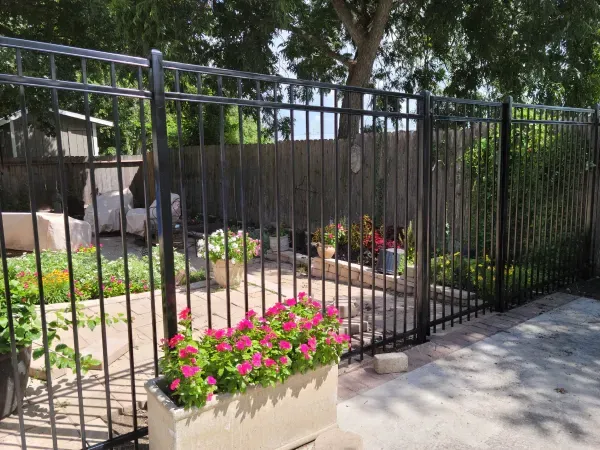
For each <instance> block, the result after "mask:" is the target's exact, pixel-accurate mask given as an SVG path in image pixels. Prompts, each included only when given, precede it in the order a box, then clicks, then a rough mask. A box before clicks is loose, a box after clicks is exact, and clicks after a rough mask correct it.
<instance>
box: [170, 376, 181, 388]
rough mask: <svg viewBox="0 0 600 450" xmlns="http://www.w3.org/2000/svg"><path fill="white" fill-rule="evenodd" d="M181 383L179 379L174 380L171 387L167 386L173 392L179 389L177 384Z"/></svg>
mask: <svg viewBox="0 0 600 450" xmlns="http://www.w3.org/2000/svg"><path fill="white" fill-rule="evenodd" d="M180 382H181V380H180V379H179V378H175V379H174V380H173V381H172V382H171V385H170V386H169V388H170V389H171V390H172V391H174V390H175V389H177V388H178V387H179V383H180Z"/></svg>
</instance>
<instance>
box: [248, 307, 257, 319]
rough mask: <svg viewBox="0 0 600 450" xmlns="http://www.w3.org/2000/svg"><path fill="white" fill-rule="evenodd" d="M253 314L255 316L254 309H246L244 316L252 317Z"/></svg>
mask: <svg viewBox="0 0 600 450" xmlns="http://www.w3.org/2000/svg"><path fill="white" fill-rule="evenodd" d="M254 316H256V311H254V310H253V309H251V310H250V311H248V312H247V313H246V317H247V318H248V319H252V318H253V317H254Z"/></svg>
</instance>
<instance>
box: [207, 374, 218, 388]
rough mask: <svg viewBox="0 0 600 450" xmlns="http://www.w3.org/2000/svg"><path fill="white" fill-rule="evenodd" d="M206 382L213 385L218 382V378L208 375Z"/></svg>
mask: <svg viewBox="0 0 600 450" xmlns="http://www.w3.org/2000/svg"><path fill="white" fill-rule="evenodd" d="M206 383H207V384H210V385H211V386H214V385H215V384H217V380H216V379H215V377H211V376H210V375H209V376H207V377H206Z"/></svg>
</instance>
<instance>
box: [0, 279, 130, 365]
mask: <svg viewBox="0 0 600 450" xmlns="http://www.w3.org/2000/svg"><path fill="white" fill-rule="evenodd" d="M25 284H26V283H25ZM9 288H10V297H9V298H8V299H7V298H5V297H4V296H0V355H3V354H7V353H10V352H11V333H10V325H9V320H10V318H9V316H8V304H7V301H8V300H10V304H11V317H12V325H13V327H14V334H13V339H14V341H15V346H16V348H17V349H21V348H23V347H29V346H31V345H32V344H33V343H34V341H36V340H37V339H39V338H40V336H41V334H42V323H41V320H40V318H39V317H38V313H37V310H36V306H35V305H36V303H37V301H38V293H37V290H32V289H30V288H29V287H25V286H24V284H22V283H21V282H20V281H18V280H10V282H9ZM72 311H73V310H72V307H71V306H68V307H66V308H64V309H62V310H57V311H54V312H53V313H49V312H47V313H46V316H47V317H46V318H47V322H46V327H47V328H46V329H47V342H48V345H47V350H48V357H49V360H50V365H51V366H53V367H58V368H59V369H62V368H70V369H72V370H73V371H75V368H76V362H75V360H76V357H77V355H76V353H75V350H74V349H72V348H71V347H69V346H68V345H66V344H64V343H62V342H61V343H58V344H56V345H54V342H55V341H60V339H61V338H60V332H61V331H65V332H67V333H68V332H71V331H72V330H73V328H74V327H75V326H76V327H77V328H89V329H90V330H94V328H96V327H97V326H98V325H100V323H101V317H100V315H99V314H86V310H85V308H84V306H83V305H82V304H81V303H79V302H78V301H76V302H75V321H73V314H72ZM51 314H53V315H54V316H52V315H51ZM117 322H126V319H125V316H124V314H122V313H118V314H116V315H108V314H106V315H105V316H104V323H105V324H106V325H109V326H110V325H112V324H115V323H117ZM44 352H45V349H44V347H37V348H36V349H35V350H34V351H33V359H39V358H41V357H42V356H44ZM79 362H80V367H81V370H82V371H83V372H84V373H85V372H87V371H88V370H89V369H90V368H91V367H93V366H96V365H98V364H100V361H97V360H95V359H93V358H92V355H81V354H80V355H79Z"/></svg>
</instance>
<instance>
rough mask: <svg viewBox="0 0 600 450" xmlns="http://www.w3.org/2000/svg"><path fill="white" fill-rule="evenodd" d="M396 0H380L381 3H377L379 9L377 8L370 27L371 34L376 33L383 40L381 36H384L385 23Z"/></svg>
mask: <svg viewBox="0 0 600 450" xmlns="http://www.w3.org/2000/svg"><path fill="white" fill-rule="evenodd" d="M394 1H395V0H380V1H379V4H378V5H377V9H376V10H375V14H374V15H373V20H372V21H371V27H370V29H369V35H370V34H371V33H375V35H376V36H379V39H378V40H379V41H381V38H382V37H383V31H384V28H385V24H386V23H387V21H388V18H389V15H390V11H391V10H392V5H393V4H394ZM369 37H371V36H369Z"/></svg>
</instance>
